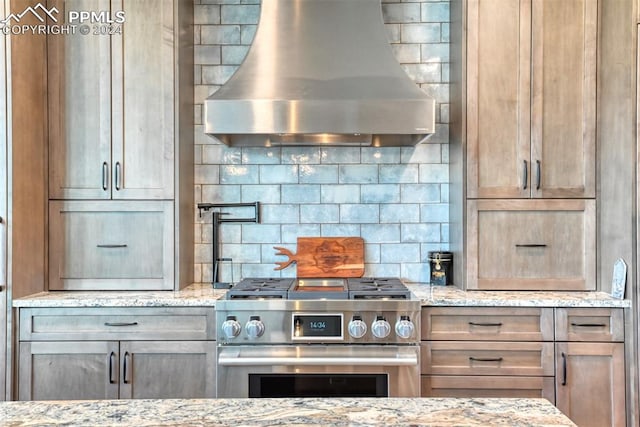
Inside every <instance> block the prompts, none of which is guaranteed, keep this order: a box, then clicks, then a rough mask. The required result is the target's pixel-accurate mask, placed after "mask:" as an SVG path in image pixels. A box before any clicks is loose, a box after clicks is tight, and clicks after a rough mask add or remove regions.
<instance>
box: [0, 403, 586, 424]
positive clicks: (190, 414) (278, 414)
mask: <svg viewBox="0 0 640 427" xmlns="http://www.w3.org/2000/svg"><path fill="white" fill-rule="evenodd" d="M0 419H2V420H3V421H2V423H3V425H5V426H12V427H17V426H40V425H48V426H53V425H67V426H69V425H73V426H76V425H77V426H89V425H91V426H107V425H108V426H125V425H126V426H130V425H136V426H139V427H142V426H151V425H154V426H156V425H172V426H177V425H180V426H217V427H222V426H252V427H253V426H256V427H258V426H276V425H287V426H291V427H293V426H335V427H340V426H350V427H357V426H408V425H412V426H453V425H464V426H489V425H490V426H574V425H575V424H573V423H572V422H571V421H570V420H569V419H568V418H567V417H566V416H565V415H563V414H562V413H561V412H560V411H559V410H558V409H557V408H555V407H554V406H553V405H552V404H551V403H549V402H548V401H547V400H545V399H454V398H379V399H374V398H366V399H365V398H360V399H328V398H322V399H320V398H313V399H299V398H293V399H189V400H186V399H175V400H174V399H172V400H144V399H134V400H99V401H56V402H0Z"/></svg>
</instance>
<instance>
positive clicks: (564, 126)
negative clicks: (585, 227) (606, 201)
mask: <svg viewBox="0 0 640 427" xmlns="http://www.w3.org/2000/svg"><path fill="white" fill-rule="evenodd" d="M532 10H533V17H532V22H533V43H532V46H533V67H532V70H533V109H532V119H531V140H532V143H531V162H532V166H533V180H534V182H533V185H532V195H533V197H545V198H570V197H586V198H592V197H595V169H596V160H595V146H596V67H597V56H596V54H597V29H598V2H597V0H563V1H542V0H534V2H533V9H532Z"/></svg>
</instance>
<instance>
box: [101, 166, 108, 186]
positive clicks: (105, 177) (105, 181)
mask: <svg viewBox="0 0 640 427" xmlns="http://www.w3.org/2000/svg"><path fill="white" fill-rule="evenodd" d="M102 189H103V190H104V191H107V190H108V189H109V165H108V164H107V162H103V163H102Z"/></svg>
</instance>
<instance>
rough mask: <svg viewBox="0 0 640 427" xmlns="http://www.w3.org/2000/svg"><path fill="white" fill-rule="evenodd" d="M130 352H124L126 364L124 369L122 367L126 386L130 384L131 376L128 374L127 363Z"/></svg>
mask: <svg viewBox="0 0 640 427" xmlns="http://www.w3.org/2000/svg"><path fill="white" fill-rule="evenodd" d="M129 356H130V355H129V352H128V351H125V352H124V363H123V365H122V366H123V367H122V382H123V383H125V384H129V381H130V380H129V376H128V375H127V374H128V370H127V361H128V360H129Z"/></svg>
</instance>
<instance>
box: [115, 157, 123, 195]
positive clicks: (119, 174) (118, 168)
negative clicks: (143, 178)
mask: <svg viewBox="0 0 640 427" xmlns="http://www.w3.org/2000/svg"><path fill="white" fill-rule="evenodd" d="M121 181H122V166H120V162H116V191H120V187H121V184H122V182H121Z"/></svg>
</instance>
